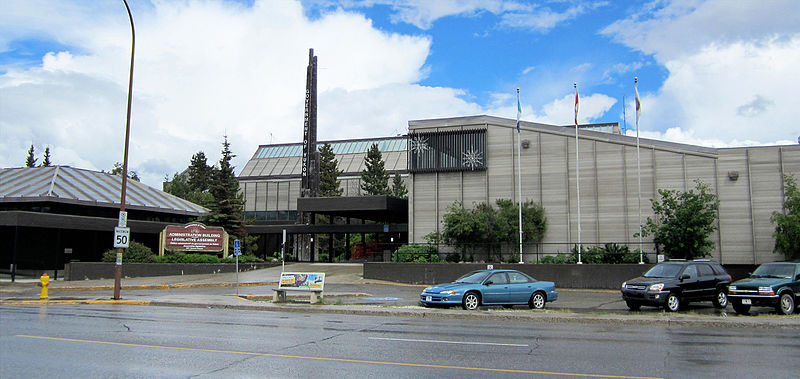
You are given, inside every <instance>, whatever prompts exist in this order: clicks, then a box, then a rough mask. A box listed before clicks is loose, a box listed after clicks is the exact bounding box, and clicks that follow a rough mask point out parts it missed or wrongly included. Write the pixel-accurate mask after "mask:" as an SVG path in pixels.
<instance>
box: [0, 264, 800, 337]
mask: <svg viewBox="0 0 800 379" xmlns="http://www.w3.org/2000/svg"><path fill="white" fill-rule="evenodd" d="M281 271H282V270H281V267H280V266H278V267H272V268H267V269H261V270H254V271H247V272H240V273H239V274H238V282H239V285H238V287H237V286H236V274H235V273H219V274H204V275H177V276H163V277H146V278H123V280H122V290H121V292H120V294H121V298H122V299H121V300H117V301H115V300H112V299H111V297H112V296H113V288H114V279H113V278H112V279H100V280H85V281H63V280H57V281H53V282H51V284H50V287H49V288H50V294H49V297H50V299H49V300H47V301H42V300H39V291H40V288H39V287H38V286H37V284H38V280H30V279H29V280H25V281H21V282H20V281H18V282H15V283H10V281H9V279H8V278H3V279H0V307H2V306H30V305H41V304H45V303H46V304H48V305H60V304H132V305H150V306H180V307H203V308H206V307H213V308H227V309H243V310H244V309H246V310H263V311H283V312H320V313H344V314H361V315H385V316H396V317H426V318H430V317H434V318H471V319H492V320H528V321H537V322H584V323H587V322H588V323H613V324H654V323H657V324H662V325H663V324H669V325H693V326H698V327H702V326H717V327H720V326H722V327H778V328H795V329H800V316H798V315H795V316H788V317H786V316H775V315H766V314H762V315H759V316H757V317H749V316H737V315H735V313H733V312H732V311H730V312H726V311H724V310H722V311H720V310H716V309H714V308H713V307H711V306H710V304H702V303H700V304H697V306H694V305H690V309H689V310H688V311H687V312H679V313H677V314H667V313H664V312H663V311H661V310H658V309H656V308H643V309H642V311H640V312H629V311H628V310H627V307H626V306H625V303H624V302H623V301H622V300H621V297H620V295H619V292H618V291H613V290H575V289H558V288H557V290H558V291H559V292H560V296H559V299H558V301H556V302H553V303H550V304H547V308H546V310H544V311H531V310H529V309H528V308H527V307H525V306H517V307H514V309H513V310H505V309H502V308H501V307H481V309H480V310H478V311H463V310H461V309H460V308H459V309H455V308H453V309H445V308H424V307H422V306H420V305H419V293H420V292H421V291H422V289H423V288H424V287H426V286H424V285H408V284H399V283H391V282H385V281H377V280H364V279H363V278H362V277H361V275H362V266H361V265H360V264H326V263H295V264H291V265H286V271H289V272H325V274H326V277H325V293H324V296H325V297H324V303H323V304H309V302H308V298H309V297H308V295H307V294H298V295H290V296H289V300H290V301H289V302H287V303H281V304H276V303H272V302H271V299H272V288H274V287H275V286H276V285H277V281H278V278H279V277H280V273H281ZM767 311H768V310H767Z"/></svg>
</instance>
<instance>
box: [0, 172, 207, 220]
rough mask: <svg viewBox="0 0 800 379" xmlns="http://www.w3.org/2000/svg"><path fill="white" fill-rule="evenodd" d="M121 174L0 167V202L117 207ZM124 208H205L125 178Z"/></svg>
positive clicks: (187, 211)
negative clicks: (43, 202) (46, 202)
mask: <svg viewBox="0 0 800 379" xmlns="http://www.w3.org/2000/svg"><path fill="white" fill-rule="evenodd" d="M121 187H122V177H121V176H118V175H112V174H109V173H105V172H98V171H91V170H84V169H79V168H73V167H69V166H50V167H30V168H29V167H21V168H2V169H0V202H4V203H14V202H31V201H53V202H61V203H72V204H85V205H92V206H99V207H110V208H113V207H117V208H118V207H119V197H120V190H121ZM125 198H126V199H125V207H126V208H130V209H141V210H149V211H157V212H164V213H173V214H181V215H195V216H199V215H203V214H206V213H208V212H209V211H208V209H206V208H204V207H201V206H199V205H197V204H194V203H192V202H189V201H186V200H184V199H181V198H179V197H177V196H174V195H171V194H168V193H166V192H163V191H159V190H157V189H154V188H152V187H149V186H147V185H144V184H142V183H139V182H137V181H133V180H129V181H128V185H127V189H126V196H125Z"/></svg>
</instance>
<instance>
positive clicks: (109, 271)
mask: <svg viewBox="0 0 800 379" xmlns="http://www.w3.org/2000/svg"><path fill="white" fill-rule="evenodd" d="M114 265H115V264H114V263H101V262H72V263H67V264H65V265H64V277H65V278H66V280H91V279H112V278H114ZM277 265H280V263H239V271H240V272H241V271H250V270H256V269H260V268H267V267H274V266H277ZM221 272H236V264H232V263H125V264H123V265H122V276H123V277H128V278H136V277H146V276H169V275H194V274H213V273H221Z"/></svg>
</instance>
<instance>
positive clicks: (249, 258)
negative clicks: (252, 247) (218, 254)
mask: <svg viewBox="0 0 800 379" xmlns="http://www.w3.org/2000/svg"><path fill="white" fill-rule="evenodd" d="M219 262H220V263H236V257H235V256H233V255H230V256H228V257H227V258H222V259H220V260H219ZM259 262H264V260H263V259H261V258H259V257H257V256H255V255H240V256H239V263H259Z"/></svg>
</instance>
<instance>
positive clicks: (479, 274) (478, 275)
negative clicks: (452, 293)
mask: <svg viewBox="0 0 800 379" xmlns="http://www.w3.org/2000/svg"><path fill="white" fill-rule="evenodd" d="M488 275H489V273H488V272H486V271H473V272H470V273H469V274H466V275H464V276H462V277H460V278H458V279H456V281H455V282H456V283H473V284H478V283H482V282H483V280H484V279H486V276H488Z"/></svg>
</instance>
